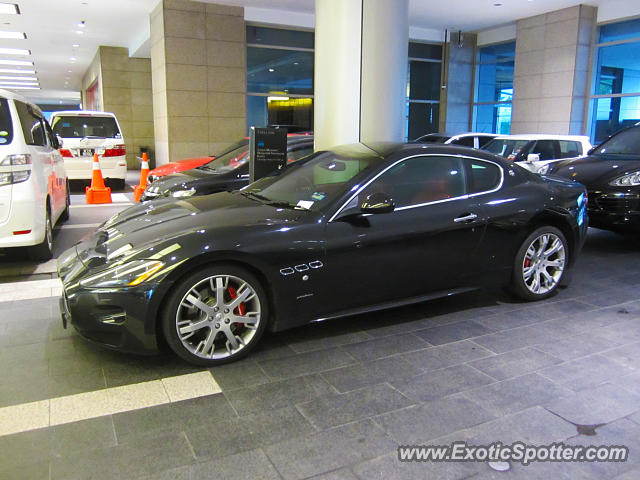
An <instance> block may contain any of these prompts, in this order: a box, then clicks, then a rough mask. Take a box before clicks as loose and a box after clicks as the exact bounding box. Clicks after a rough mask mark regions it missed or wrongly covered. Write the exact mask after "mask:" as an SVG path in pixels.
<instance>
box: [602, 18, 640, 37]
mask: <svg viewBox="0 0 640 480" xmlns="http://www.w3.org/2000/svg"><path fill="white" fill-rule="evenodd" d="M636 37H640V18H636V19H635V20H628V21H626V22H618V23H611V24H609V25H603V26H601V27H600V43H604V42H614V41H616V40H625V39H627V38H636Z"/></svg>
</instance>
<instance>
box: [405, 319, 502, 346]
mask: <svg viewBox="0 0 640 480" xmlns="http://www.w3.org/2000/svg"><path fill="white" fill-rule="evenodd" d="M492 332H493V330H490V329H488V328H487V327H485V326H483V325H480V324H479V323H477V322H474V321H473V320H464V321H461V322H456V323H449V324H447V325H441V326H439V327H433V328H427V329H425V330H418V331H417V332H415V334H416V335H418V336H419V337H420V338H422V339H424V340H426V341H427V342H429V343H431V344H432V345H443V344H445V343H452V342H457V341H459V340H466V339H467V338H473V337H479V336H480V335H487V334H489V333H492Z"/></svg>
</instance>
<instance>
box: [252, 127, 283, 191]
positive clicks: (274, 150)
mask: <svg viewBox="0 0 640 480" xmlns="http://www.w3.org/2000/svg"><path fill="white" fill-rule="evenodd" d="M286 166H287V130H286V129H285V128H267V127H264V128H263V127H251V132H250V134H249V174H250V180H251V181H252V182H255V181H256V180H258V179H260V178H262V177H265V176H267V175H269V174H270V173H271V172H273V171H274V170H282V169H283V168H284V167H286Z"/></svg>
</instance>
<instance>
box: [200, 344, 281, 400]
mask: <svg viewBox="0 0 640 480" xmlns="http://www.w3.org/2000/svg"><path fill="white" fill-rule="evenodd" d="M251 355H252V356H253V352H252V354H251ZM210 371H211V374H212V375H213V378H215V380H216V382H218V385H220V388H222V390H223V391H227V390H233V389H235V388H244V387H251V386H253V385H260V384H262V383H267V382H270V381H271V379H270V378H269V377H268V376H267V374H266V373H264V372H263V371H262V368H260V365H259V364H258V363H256V362H246V361H242V362H236V363H230V364H227V365H221V366H219V367H214V368H211V369H210Z"/></svg>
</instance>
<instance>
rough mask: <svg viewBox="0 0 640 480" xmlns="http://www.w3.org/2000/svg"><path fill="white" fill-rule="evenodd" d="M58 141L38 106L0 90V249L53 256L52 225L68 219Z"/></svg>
mask: <svg viewBox="0 0 640 480" xmlns="http://www.w3.org/2000/svg"><path fill="white" fill-rule="evenodd" d="M58 146H59V145H58V139H57V138H56V136H55V135H54V134H53V131H52V130H51V127H50V126H49V124H48V123H47V121H46V120H45V118H44V117H43V116H42V112H41V111H40V109H39V108H38V107H37V106H35V105H34V104H33V103H31V102H29V101H28V100H26V99H25V98H23V97H21V96H19V95H16V94H14V93H12V92H8V91H6V90H0V248H7V247H29V254H30V256H31V258H33V259H35V260H47V259H49V258H51V256H52V254H53V225H55V223H56V222H57V221H58V220H66V219H67V218H68V217H69V183H68V181H67V175H66V173H65V170H64V161H63V160H62V156H61V155H60V153H59V152H58V150H57V148H58Z"/></svg>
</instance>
